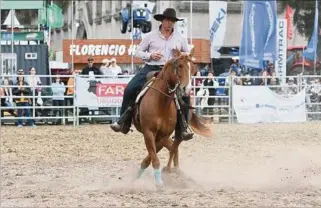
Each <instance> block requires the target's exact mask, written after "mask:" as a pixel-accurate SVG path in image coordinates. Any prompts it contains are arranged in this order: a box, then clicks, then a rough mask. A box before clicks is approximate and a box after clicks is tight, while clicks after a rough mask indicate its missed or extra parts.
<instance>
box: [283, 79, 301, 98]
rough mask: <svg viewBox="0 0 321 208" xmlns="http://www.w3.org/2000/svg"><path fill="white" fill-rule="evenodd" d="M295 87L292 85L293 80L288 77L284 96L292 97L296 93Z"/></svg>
mask: <svg viewBox="0 0 321 208" xmlns="http://www.w3.org/2000/svg"><path fill="white" fill-rule="evenodd" d="M297 90H298V89H297V85H296V84H295V83H294V78H293V77H290V78H289V79H288V82H287V85H286V86H284V89H283V92H285V94H286V95H288V96H289V95H293V94H296V93H297Z"/></svg>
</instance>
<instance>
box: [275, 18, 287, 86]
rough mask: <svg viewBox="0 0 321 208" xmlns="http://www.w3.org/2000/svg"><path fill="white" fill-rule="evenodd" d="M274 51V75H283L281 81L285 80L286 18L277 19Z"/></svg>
mask: <svg viewBox="0 0 321 208" xmlns="http://www.w3.org/2000/svg"><path fill="white" fill-rule="evenodd" d="M276 31H277V32H276V39H277V41H276V52H277V58H276V62H275V69H276V70H275V72H276V76H278V77H283V78H281V82H282V83H284V84H285V82H286V80H285V79H286V78H285V76H286V59H287V55H286V53H287V21H286V19H278V21H277V28H276Z"/></svg>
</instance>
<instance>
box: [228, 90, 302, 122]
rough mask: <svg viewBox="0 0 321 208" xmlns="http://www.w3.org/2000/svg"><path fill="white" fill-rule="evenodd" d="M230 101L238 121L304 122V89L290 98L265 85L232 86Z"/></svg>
mask: <svg viewBox="0 0 321 208" xmlns="http://www.w3.org/2000/svg"><path fill="white" fill-rule="evenodd" d="M232 102H233V107H234V110H235V112H236V116H237V120H238V122H239V123H274V122H305V121H306V112H305V111H306V108H305V90H302V91H301V92H299V93H298V94H296V95H294V96H293V97H290V98H284V97H282V96H281V95H278V94H275V93H274V92H273V91H271V90H270V89H269V88H268V87H266V86H233V89H232Z"/></svg>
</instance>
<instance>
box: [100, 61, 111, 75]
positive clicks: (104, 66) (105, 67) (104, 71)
mask: <svg viewBox="0 0 321 208" xmlns="http://www.w3.org/2000/svg"><path fill="white" fill-rule="evenodd" d="M102 63H103V64H102V65H101V67H100V72H101V73H102V74H103V75H111V71H110V69H109V67H110V61H109V60H108V59H104V60H103V61H102Z"/></svg>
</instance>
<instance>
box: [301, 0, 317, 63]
mask: <svg viewBox="0 0 321 208" xmlns="http://www.w3.org/2000/svg"><path fill="white" fill-rule="evenodd" d="M318 6H319V5H318V0H316V1H315V15H314V27H313V33H312V37H311V39H310V42H309V44H308V47H307V49H306V50H305V51H304V52H303V56H304V58H306V59H309V60H311V61H313V60H315V59H316V58H317V57H316V55H317V50H318V34H319V22H318V21H319V9H318Z"/></svg>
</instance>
